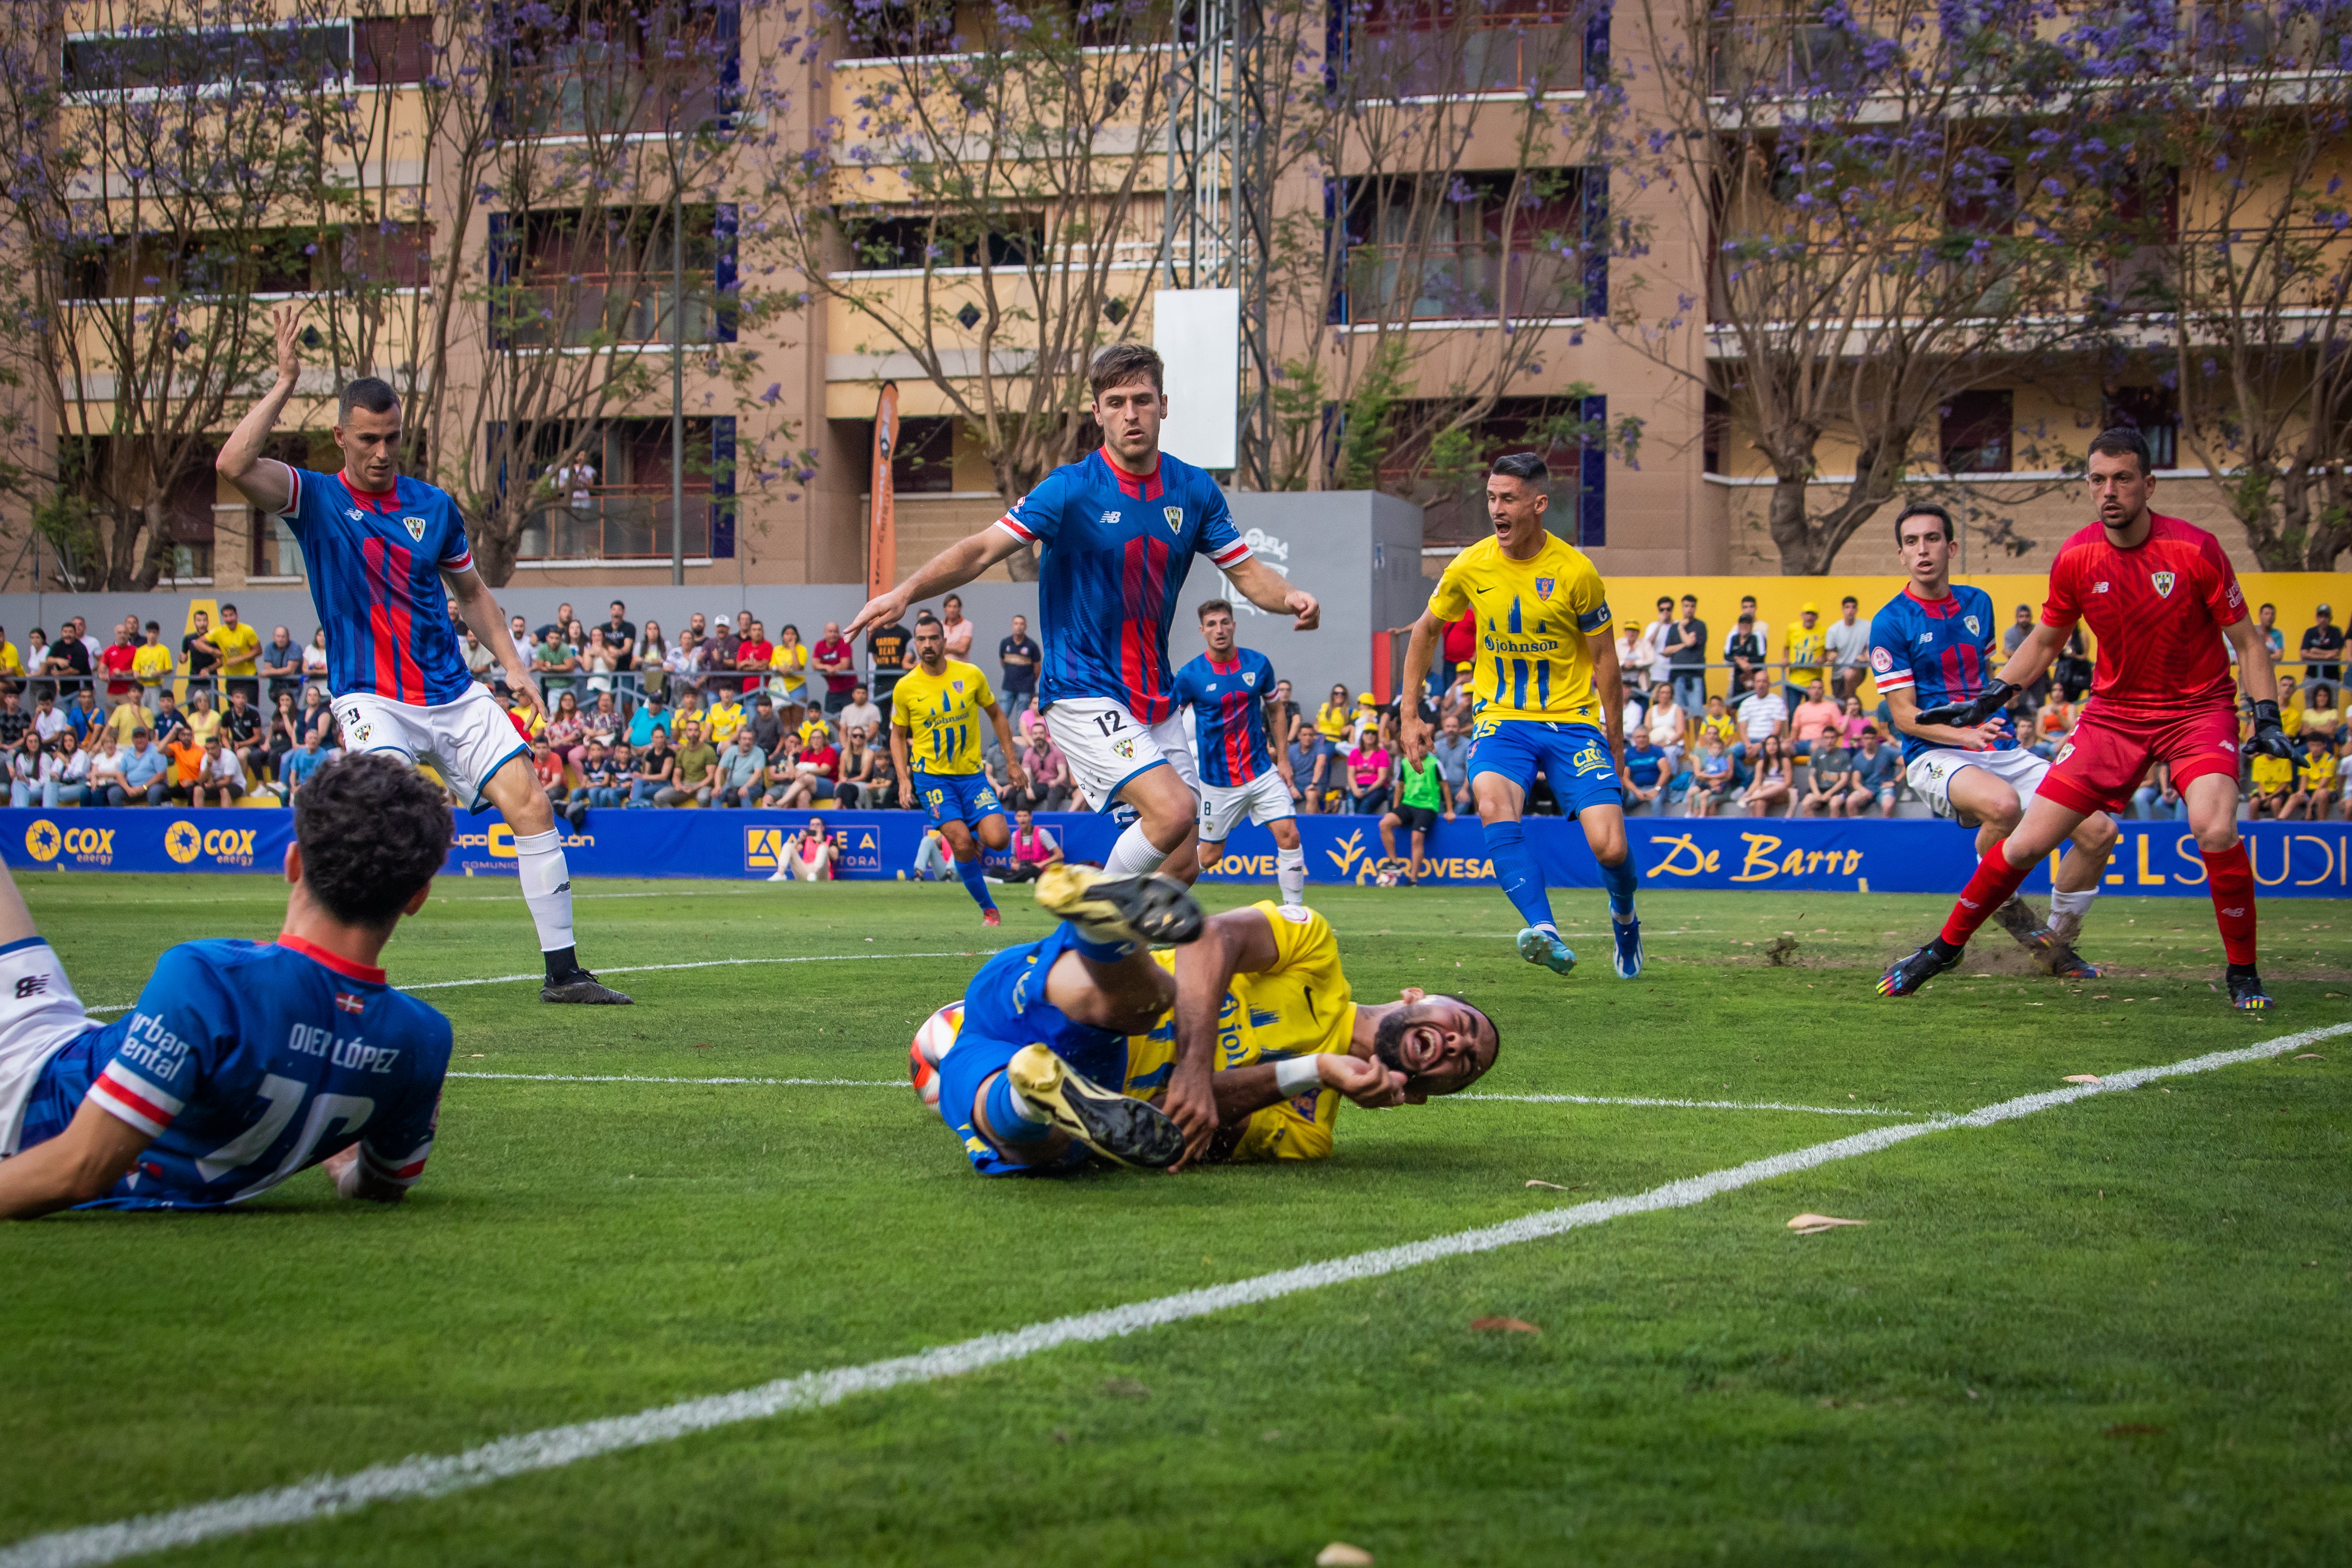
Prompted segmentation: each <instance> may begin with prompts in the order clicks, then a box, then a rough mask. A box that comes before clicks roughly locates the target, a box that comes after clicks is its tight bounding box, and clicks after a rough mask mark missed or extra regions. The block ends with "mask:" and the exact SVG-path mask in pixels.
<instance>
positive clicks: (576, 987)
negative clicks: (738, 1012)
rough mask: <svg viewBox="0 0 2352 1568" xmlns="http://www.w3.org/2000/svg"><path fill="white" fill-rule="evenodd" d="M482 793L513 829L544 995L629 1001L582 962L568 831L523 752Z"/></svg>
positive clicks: (503, 766)
mask: <svg viewBox="0 0 2352 1568" xmlns="http://www.w3.org/2000/svg"><path fill="white" fill-rule="evenodd" d="M482 793H483V794H484V795H487V796H488V797H489V802H490V804H491V805H495V806H497V807H498V808H499V816H503V817H505V818H506V819H507V823H508V825H509V826H511V827H512V828H513V829H514V847H515V871H516V874H517V879H518V880H519V881H520V882H521V883H522V901H523V903H524V904H525V905H527V906H528V907H529V908H530V920H531V924H532V925H533V926H535V927H537V928H538V931H539V949H540V955H541V958H542V959H544V960H545V961H546V963H547V980H546V982H545V984H542V985H541V986H540V988H539V999H540V1000H541V1001H542V1002H569V1003H584V1004H588V1005H605V1006H612V1005H626V1004H627V1003H628V1001H629V998H628V997H627V996H625V995H624V994H622V993H620V992H618V991H615V990H614V989H613V988H612V987H611V986H609V985H606V984H604V982H602V981H600V980H598V979H597V978H596V977H595V976H594V975H593V974H591V973H589V972H588V971H587V970H585V969H583V968H581V967H580V955H579V951H578V949H577V948H576V947H575V946H574V944H573V941H572V870H571V868H570V867H569V866H567V865H566V864H565V863H564V858H563V835H562V834H561V833H559V832H557V831H556V827H555V807H554V806H553V805H551V803H550V802H549V800H548V798H547V792H546V791H545V790H543V789H541V788H540V786H539V779H538V778H537V776H536V775H534V774H533V773H531V771H530V763H527V762H525V761H524V760H523V756H522V753H520V752H518V753H516V754H515V755H513V756H511V757H509V758H508V759H507V760H506V762H505V763H502V764H501V765H500V766H499V770H498V771H497V772H496V773H492V774H491V775H490V779H489V782H488V783H487V784H484V785H482Z"/></svg>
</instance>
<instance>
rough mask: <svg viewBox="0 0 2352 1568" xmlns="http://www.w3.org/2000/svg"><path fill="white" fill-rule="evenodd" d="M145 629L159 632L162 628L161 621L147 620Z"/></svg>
mask: <svg viewBox="0 0 2352 1568" xmlns="http://www.w3.org/2000/svg"><path fill="white" fill-rule="evenodd" d="M147 629H148V630H149V631H151V632H160V631H162V630H163V622H161V621H149V622H148V623H147Z"/></svg>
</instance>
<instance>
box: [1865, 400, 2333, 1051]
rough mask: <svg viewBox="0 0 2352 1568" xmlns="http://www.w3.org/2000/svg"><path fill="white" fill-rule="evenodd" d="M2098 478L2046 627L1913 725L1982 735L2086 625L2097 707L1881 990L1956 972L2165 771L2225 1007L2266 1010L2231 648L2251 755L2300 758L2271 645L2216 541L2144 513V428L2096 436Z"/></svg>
mask: <svg viewBox="0 0 2352 1568" xmlns="http://www.w3.org/2000/svg"><path fill="white" fill-rule="evenodd" d="M2089 469H2090V485H2091V500H2092V502H2093V504H2094V505H2095V508H2096V509H2097V511H2098V521H2095V522H2094V523H2092V524H2091V525H2090V526H2089V527H2087V528H2085V529H2084V530H2083V531H2081V532H2079V533H2077V534H2075V535H2074V537H2073V538H2072V539H2069V540H2068V541H2066V542H2065V543H2064V544H2063V545H2062V546H2060V547H2059V551H2058V559H2057V560H2056V561H2054V562H2053V563H2051V566H2050V597H2049V599H2048V601H2047V602H2046V603H2044V604H2043V605H2042V622H2041V624H2040V625H2039V626H2035V627H2034V628H2033V630H2032V632H2030V633H2028V634H2027V636H2026V637H2025V640H2024V641H2023V642H2021V643H2020V644H2019V645H2018V648H2017V651H2016V652H2015V653H2014V654H2012V655H2011V656H2010V659H2009V662H2008V663H2007V664H2006V665H2004V666H2002V668H2001V671H2000V678H1999V679H1996V680H1994V681H1993V682H1992V683H1991V684H1990V685H1989V686H1987V687H1986V688H1985V689H1984V690H1983V692H1982V693H1981V694H1979V696H1978V697H1976V698H1975V699H1974V700H1970V701H1965V702H1954V703H1948V704H1946V705H1945V706H1943V707H1940V708H1935V709H1930V710H1927V711H1926V712H1924V713H1921V714H1920V715H1919V719H1920V721H1921V722H1923V723H1927V724H1949V725H1955V726H1958V727H1959V728H1962V729H1967V728H1971V727H1974V726H1978V725H1981V724H1983V723H1984V722H1985V721H1987V720H1988V719H1990V717H1991V716H1992V715H1993V714H1995V713H1998V712H1999V711H2000V710H2001V709H2002V708H2004V707H2006V706H2007V705H2008V702H2009V700H2010V698H2011V696H2012V695H2013V694H2014V693H2015V691H2016V689H2018V688H2019V687H2020V686H2022V685H2024V684H2026V683H2027V682H2029V681H2032V680H2033V679H2036V678H2038V677H2039V676H2040V675H2041V674H2042V671H2043V670H2045V669H2048V668H2050V665H2051V662H2052V661H2053V659H2055V658H2057V657H2058V653H2059V650H2060V649H2061V648H2063V647H2065V645H2066V638H2067V636H2068V634H2070V633H2071V632H2072V631H2073V630H2074V625H2075V623H2076V622H2077V621H2081V622H2084V623H2086V624H2088V626H2090V628H2091V631H2092V634H2093V635H2094V636H2095V637H2097V638H2098V639H2099V659H2098V668H2097V669H2096V671H2095V673H2094V675H2093V677H2092V681H2091V700H2090V701H2089V702H2087V703H2085V704H2084V708H2083V716H2082V720H2081V721H2080V723H2078V724H2077V725H2076V726H2075V729H2074V736H2073V738H2072V739H2071V740H2070V741H2068V742H2067V743H2066V746H2065V749H2064V750H2063V751H2061V752H2059V753H2058V756H2057V759H2056V760H2055V761H2054V762H2053V763H2052V764H2051V767H2050V771H2049V773H2047V774H2046V775H2045V776H2044V777H2043V778H2042V782H2041V786H2040V788H2039V789H2038V790H2037V791H2036V792H2035V794H2034V797H2033V804H2032V805H2029V806H2027V807H2026V809H2025V817H2024V820H2023V821H2022V822H2021V823H2019V824H2018V826H2017V830H2016V831H2015V832H2013V833H2011V834H2010V835H2009V836H2008V837H2006V838H2004V839H2002V840H2001V841H2000V843H1998V844H1995V845H1994V846H1992V847H1991V848H1990V849H1989V850H1988V851H1986V853H1985V857H1984V859H1983V861H1982V862H1981V863H1980V864H1979V866H1978V867H1977V870H1976V875H1975V876H1973V877H1971V878H1969V885H1968V886H1967V887H1966V888H1964V889H1961V892H1960V897H1959V901H1958V903H1956V904H1955V905H1954V906H1953V907H1952V912H1951V915H1950V917H1949V918H1948V919H1947V920H1946V921H1945V922H1944V930H1943V932H1942V934H1941V935H1939V936H1937V938H1936V939H1935V940H1934V941H1932V942H1928V943H1927V946H1925V947H1923V948H1921V949H1919V950H1918V951H1917V952H1914V953H1913V954H1911V955H1910V956H1909V957H1908V958H1906V959H1903V960H1902V961H1901V962H1899V963H1895V965H1894V966H1893V967H1892V968H1890V969H1888V970H1887V971H1886V973H1885V974H1883V975H1881V976H1880V977H1879V981H1878V992H1879V994H1881V995H1883V996H1908V995H1909V994H1912V993H1913V992H1915V991H1916V990H1918V989H1919V988H1920V987H1921V986H1922V985H1925V984H1927V982H1928V981H1929V980H1931V979H1933V978H1934V977H1935V976H1936V975H1937V974H1939V973H1943V972H1944V971H1945V970H1948V969H1949V968H1951V967H1952V966H1953V965H1954V964H1956V963H1958V962H1959V961H1960V953H1961V951H1962V949H1964V948H1965V947H1966V946H1967V944H1968V940H1969V937H1970V936H1972V935H1974V934H1975V932H1976V929H1977V927H1978V926H1979V925H1981V924H1983V923H1984V921H1985V919H1986V917H1987V916H1989V915H1990V914H1991V913H1992V911H1993V910H1997V909H1999V908H2000V906H2001V905H2002V904H2003V903H2005V902H2007V901H2008V900H2009V897H2010V895H2011V894H2012V893H2014V892H2016V891H2017V889H2018V886H2019V884H2021V883H2022V882H2023V881H2024V880H2025V877H2026V873H2027V872H2029V871H2031V870H2032V868H2034V867H2035V866H2036V865H2038V864H2039V863H2040V862H2041V861H2042V858H2043V857H2045V856H2047V855H2048V854H2049V853H2050V852H2051V851H2052V850H2053V849H2055V848H2056V847H2058V846H2059V845H2060V844H2061V843H2063V842H2064V841H2065V839H2066V838H2067V837H2069V836H2071V835H2072V834H2074V832H2075V830H2076V829H2077V828H2079V827H2080V826H2082V825H2083V823H2084V821H2086V820H2087V819H2088V818H2090V817H2091V816H2093V815H2094V814H2095V813H2098V812H2103V811H2104V812H2116V811H2120V810H2122V809H2123V807H2124V806H2125V805H2127V804H2129V802H2130V800H2131V798H2132V792H2133V791H2134V790H2136V789H2137V788H2138V787H2139V781H2140V780H2141V779H2142V778H2144V777H2145V776H2147V771H2148V768H2149V767H2150V766H2151V765H2152V764H2153V763H2164V764H2165V765H2166V767H2167V768H2168V769H2169V770H2170V773H2171V775H2172V784H2173V787H2174V788H2176V789H2178V790H2179V792H2180V794H2181V797H2182V798H2183V799H2184V800H2185V801H2187V803H2188V805H2189V832H2190V833H2191V834H2192V835H2193V836H2194V837H2196V840H2197V850H2198V854H2199V856H2200V858H2202V859H2203V860H2204V862H2205V878H2206V888H2207V890H2208V891H2210V893H2211V894H2212V897H2213V917H2214V920H2215V921H2216V923H2218V924H2219V925H2220V927H2221V949H2222V952H2224V953H2225V954H2226V955H2227V957H2228V959H2229V964H2228V967H2227V968H2226V969H2225V970H2224V971H2223V978H2224V980H2225V981H2226V982H2227V984H2228V985H2229V988H2230V1003H2231V1005H2232V1006H2234V1007H2238V1008H2241V1009H2244V1010H2246V1011H2258V1010H2260V1009H2263V1008H2266V1007H2268V1006H2270V1005H2271V998H2270V994H2269V993H2267V992H2266V991H2264V990H2263V982H2262V976H2261V974H2260V973H2257V972H2256V969H2255V948H2254V873H2253V867H2252V864H2251V863H2250V862H2249V861H2248V860H2247V858H2246V846H2245V843H2244V841H2243V840H2242V839H2241V838H2240V837H2238V823H2237V816H2238V755H2239V750H2240V748H2239V743H2238V703H2237V695H2238V694H2237V683H2236V682H2235V681H2233V680H2232V679H2231V677H2230V660H2229V657H2228V652H2227V648H2230V647H2234V648H2235V649H2237V652H2238V668H2239V670H2240V671H2241V672H2242V679H2244V681H2245V686H2246V696H2247V699H2248V701H2249V706H2250V707H2251V709H2252V714H2251V717H2252V721H2253V734H2252V737H2251V738H2250V739H2249V740H2247V742H2245V746H2244V750H2245V752H2247V753H2248V754H2250V755H2251V754H2254V753H2262V754H2266V755H2269V756H2274V757H2280V756H2292V755H2293V754H2294V743H2293V742H2290V741H2289V740H2288V739H2287V738H2286V733H2285V730H2284V727H2283V726H2282V724H2281V723H2280V721H2279V706H2278V700H2277V699H2278V681H2277V678H2276V676H2275V674H2274V672H2273V670H2272V668H2271V650H2270V645H2269V644H2268V643H2267V642H2265V641H2263V634H2262V633H2261V631H2259V630H2258V629H2257V628H2256V627H2255V626H2254V624H2253V621H2252V618H2250V617H2249V616H2247V614H2246V600H2245V595H2244V594H2243V593H2242V592H2241V591H2240V589H2239V587H2238V576H2237V573H2236V572H2235V571H2233V570H2232V569H2231V565H2230V558H2229V556H2228V555H2226V554H2224V553H2223V552H2222V550H2221V542H2219V541H2218V540H2216V539H2215V538H2214V537H2213V536H2212V535H2211V534H2210V533H2208V532H2206V531H2204V530H2203V529H2201V528H2196V527H2193V526H2191V525H2190V524H2189V523H2186V522H2183V521H2181V520H2180V519H2179V518H2177V517H2164V516H2160V515H2158V513H2156V512H2153V511H2151V510H2148V504H2147V503H2148V500H2149V498H2150V496H2152V495H2153V494H2154V493H2155V490H2156V477H2155V474H2154V472H2153V464H2152V463H2151V461H2150V459H2149V457H2148V450H2147V441H2146V440H2145V439H2143V438H2142V437H2141V436H2140V435H2139V433H2138V432H2137V431H2136V430H2129V429H2115V430H2108V431H2105V432H2104V433H2103V434H2101V435H2100V436H2099V437H2097V438H2096V439H2095V440H2094V441H2093V442H2092V443H2091V452H2090V462H2089ZM2224 639H2226V643H2227V646H2226V647H2225V646H2224Z"/></svg>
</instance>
